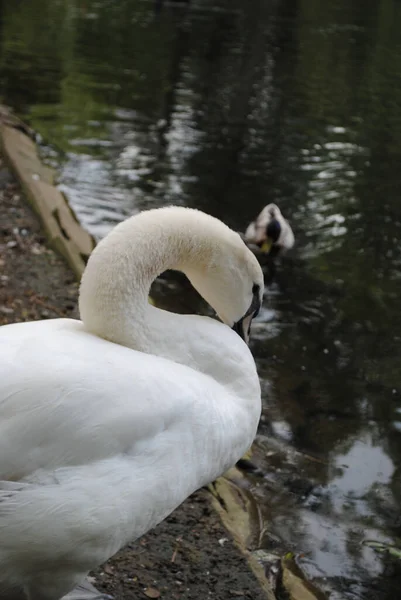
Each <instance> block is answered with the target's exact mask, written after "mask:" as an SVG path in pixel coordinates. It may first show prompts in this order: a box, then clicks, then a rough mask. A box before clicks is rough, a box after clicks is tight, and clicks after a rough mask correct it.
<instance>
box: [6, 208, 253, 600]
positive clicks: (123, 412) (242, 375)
mask: <svg viewBox="0 0 401 600" xmlns="http://www.w3.org/2000/svg"><path fill="white" fill-rule="evenodd" d="M167 269H174V270H178V271H182V272H183V273H184V274H185V275H186V276H187V277H188V279H189V281H190V282H191V284H192V285H193V286H194V287H195V289H196V290H197V291H198V292H199V293H200V294H201V296H203V298H204V299H205V300H206V301H207V302H208V303H209V304H210V306H211V307H212V308H213V309H214V311H215V313H216V316H217V317H218V319H216V318H211V317H206V316H200V315H181V314H177V313H173V312H168V311H165V310H162V309H160V308H157V307H155V306H152V305H151V304H150V303H149V302H148V295H149V289H150V286H151V284H152V282H153V281H154V279H155V278H156V277H157V276H158V275H159V274H161V273H162V272H164V271H166V270H167ZM263 289H264V281H263V273H262V270H261V267H260V265H259V263H258V261H257V259H256V258H255V256H254V255H253V253H252V252H251V251H250V250H249V249H248V248H247V246H246V245H245V244H244V242H243V240H242V239H241V237H240V236H239V234H238V233H236V232H234V231H233V230H231V229H230V228H229V227H228V226H226V225H225V224H224V223H223V222H222V221H220V220H218V219H216V218H214V217H212V216H210V215H207V214H206V213H204V212H201V211H199V210H196V209H192V208H184V207H178V206H169V207H163V208H158V209H152V210H147V211H143V212H141V213H138V214H137V215H134V216H131V217H129V218H128V219H127V220H125V221H123V222H121V223H119V224H118V225H117V226H116V227H115V228H114V229H113V230H112V231H111V232H110V233H109V234H108V235H107V236H106V237H105V238H103V239H102V240H101V241H100V242H99V244H98V245H97V246H96V248H95V249H94V251H93V252H92V254H91V255H90V257H89V260H88V262H87V265H86V268H85V271H84V273H83V276H82V279H81V284H80V289H79V311H80V320H75V319H66V318H60V319H50V320H42V321H32V322H25V323H13V324H9V325H4V326H2V327H1V328H0V597H1V598H2V600H11V599H12V600H60V599H61V598H63V600H106V599H107V598H110V597H109V596H108V595H106V594H102V593H100V592H98V591H97V590H96V589H95V588H94V587H93V585H92V584H91V583H89V580H88V579H87V575H88V573H89V572H90V571H92V570H93V569H95V568H96V567H98V566H100V565H101V564H103V563H104V562H105V561H107V560H108V559H109V558H110V557H112V556H113V555H114V554H115V553H116V552H117V551H118V550H119V549H121V548H122V547H123V546H125V545H126V544H127V543H129V542H132V541H134V540H136V539H137V538H139V537H140V536H142V535H143V534H145V533H146V532H147V531H149V530H150V529H152V528H153V527H155V526H156V525H157V524H158V523H160V522H161V521H162V520H164V519H165V518H166V517H167V516H168V515H169V514H170V513H171V512H172V511H173V510H175V508H177V507H178V506H179V505H180V504H181V503H182V502H183V501H184V500H185V499H186V498H187V497H188V496H190V495H191V494H192V493H193V492H195V491H196V490H198V489H200V488H202V487H204V486H206V485H208V484H209V483H210V482H212V481H214V480H215V479H216V478H218V477H219V476H221V475H222V474H224V473H225V472H226V471H227V470H228V469H229V468H231V467H232V466H234V465H235V464H236V462H237V461H238V460H240V459H241V457H242V456H243V455H244V454H245V452H246V451H247V450H248V448H249V447H250V446H251V444H252V441H253V440H254V437H255V435H256V431H257V427H258V423H259V419H260V414H261V389H260V382H259V378H258V374H257V370H256V365H255V361H254V359H253V356H252V353H251V351H250V349H249V345H248V343H249V336H250V330H251V323H252V319H253V317H255V316H256V315H257V313H258V311H259V309H260V306H261V302H262V298H263Z"/></svg>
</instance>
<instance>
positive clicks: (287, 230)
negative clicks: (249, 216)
mask: <svg viewBox="0 0 401 600" xmlns="http://www.w3.org/2000/svg"><path fill="white" fill-rule="evenodd" d="M244 237H245V241H246V242H247V243H249V244H256V245H257V246H259V247H260V249H261V251H262V252H264V253H265V254H270V253H271V254H278V253H279V252H282V251H285V250H289V249H290V248H292V247H293V245H294V241H295V238H294V233H293V231H292V229H291V226H290V224H289V222H288V221H287V220H286V219H284V217H283V215H282V214H281V210H280V209H279V207H278V206H277V204H268V205H267V206H265V207H264V209H263V210H262V211H261V212H260V214H259V215H258V216H257V218H256V219H255V221H252V223H250V224H249V225H248V227H247V229H246V231H245V236H244Z"/></svg>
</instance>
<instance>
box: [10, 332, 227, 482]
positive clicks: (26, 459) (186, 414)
mask: <svg viewBox="0 0 401 600" xmlns="http://www.w3.org/2000/svg"><path fill="white" fill-rule="evenodd" d="M63 323H64V325H63ZM65 323H66V321H64V320H55V321H52V322H39V323H24V324H21V326H19V325H12V326H5V327H3V328H1V330H0V382H1V385H0V479H9V480H14V481H15V480H20V479H22V478H26V477H28V476H30V477H31V476H32V477H33V474H35V473H36V472H37V473H38V475H37V477H38V478H39V479H41V480H42V479H43V478H45V477H46V475H45V473H51V472H52V471H53V470H54V469H56V468H60V467H63V466H70V465H81V464H87V463H88V462H89V461H96V460H104V459H108V458H110V457H114V456H116V455H118V454H119V453H126V454H127V453H129V454H131V455H133V456H135V455H141V453H146V452H148V451H149V446H150V447H151V444H152V441H153V440H154V438H155V437H156V436H158V435H159V434H160V433H161V432H163V431H165V430H167V429H169V428H170V429H172V428H174V427H176V428H178V429H179V428H180V427H181V426H182V429H183V431H184V429H185V427H187V428H188V425H191V424H192V423H195V421H196V420H198V421H199V425H197V426H196V427H204V428H206V429H207V427H208V426H209V425H210V427H213V422H214V421H215V420H216V419H218V418H220V417H221V415H219V411H221V410H223V409H224V405H225V403H224V393H225V391H224V388H222V386H220V385H218V384H217V383H216V382H214V380H213V379H211V378H210V377H207V376H205V375H202V374H201V373H198V372H196V371H194V370H192V369H190V368H188V367H185V366H183V365H180V364H177V363H174V362H172V361H168V360H165V359H163V358H160V357H155V356H151V355H147V354H144V353H141V352H135V351H133V350H130V349H127V348H124V347H122V346H118V345H115V344H112V343H110V342H106V341H104V340H101V339H99V338H97V337H95V336H91V335H89V334H87V333H85V332H84V331H83V330H82V328H80V327H78V324H77V325H75V324H74V322H73V321H71V323H73V324H74V325H72V326H70V325H68V326H67V325H65ZM206 429H205V431H206ZM49 477H50V478H51V477H52V475H49ZM32 480H33V479H32Z"/></svg>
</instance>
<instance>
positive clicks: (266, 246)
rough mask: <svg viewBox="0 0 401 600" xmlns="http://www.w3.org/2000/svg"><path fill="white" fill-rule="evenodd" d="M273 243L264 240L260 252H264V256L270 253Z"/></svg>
mask: <svg viewBox="0 0 401 600" xmlns="http://www.w3.org/2000/svg"><path fill="white" fill-rule="evenodd" d="M272 244H273V242H272V241H271V240H269V239H266V240H265V241H264V242H263V244H262V245H261V247H260V249H261V250H262V252H266V254H267V253H268V252H270V249H271V247H272Z"/></svg>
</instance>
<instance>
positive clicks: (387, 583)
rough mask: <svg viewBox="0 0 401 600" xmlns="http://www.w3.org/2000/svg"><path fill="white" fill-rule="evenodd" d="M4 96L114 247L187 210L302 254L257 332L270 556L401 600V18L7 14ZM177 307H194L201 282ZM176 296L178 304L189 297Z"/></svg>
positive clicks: (44, 6)
mask: <svg viewBox="0 0 401 600" xmlns="http://www.w3.org/2000/svg"><path fill="white" fill-rule="evenodd" d="M0 11H1V21H0V23H1V24H0V96H1V100H2V101H3V102H5V103H9V104H10V105H11V106H13V107H14V108H16V110H17V112H18V113H19V114H20V115H21V116H22V117H24V118H25V119H26V120H27V121H29V123H30V124H31V125H32V126H33V127H34V129H35V130H36V131H37V132H38V133H39V134H40V139H41V143H42V148H43V152H44V155H45V157H46V160H47V161H48V162H50V163H51V164H54V165H55V166H56V167H57V168H58V172H59V184H60V187H61V189H62V190H63V191H64V192H65V193H66V195H67V196H68V198H69V200H70V202H71V204H72V205H73V207H74V209H75V210H76V212H77V214H78V215H79V218H80V219H81V220H82V222H83V223H84V225H85V226H87V228H88V229H89V230H90V231H91V232H92V233H93V234H94V235H95V236H96V237H98V238H101V237H102V236H103V235H104V234H105V233H106V232H107V231H108V230H109V229H110V227H111V226H113V225H114V224H115V223H117V222H118V221H119V220H121V219H122V218H124V217H126V216H127V215H130V214H132V213H133V212H137V211H139V210H142V209H144V208H149V207H154V206H162V205H164V204H167V203H175V204H182V205H186V206H192V207H197V208H201V209H203V210H205V211H207V212H209V213H211V214H213V215H215V216H217V217H219V218H221V219H223V220H224V221H225V222H226V223H227V224H229V225H230V226H232V227H234V228H236V229H237V230H244V229H245V226H246V225H247V223H248V222H249V221H250V220H251V219H252V218H253V217H254V216H255V215H256V214H257V213H258V212H259V211H260V209H261V208H262V207H263V206H264V205H265V204H266V203H267V202H269V201H274V202H277V203H278V204H279V206H280V207H281V209H282V211H283V213H284V214H285V216H286V217H287V218H288V219H289V220H290V221H291V224H292V226H293V228H294V232H295V235H296V239H297V244H296V247H295V248H294V250H293V251H292V253H291V254H289V255H288V256H287V257H285V258H284V259H283V260H282V261H281V264H280V265H279V267H278V273H277V277H276V280H275V281H274V283H272V285H271V286H269V288H268V289H267V291H266V295H265V301H264V307H263V310H262V311H261V314H260V315H259V317H258V319H257V322H256V323H255V325H254V328H253V341H252V350H253V352H254V355H255V358H256V360H257V363H258V369H259V373H260V376H261V379H262V388H263V401H264V411H263V419H262V422H261V426H260V432H259V436H258V439H257V452H256V458H255V460H256V461H257V462H258V464H259V466H260V467H261V468H262V469H263V471H264V473H265V477H264V478H263V479H259V480H258V481H256V478H252V480H251V481H252V485H253V486H254V493H255V495H256V497H257V499H258V502H259V504H260V506H261V509H262V512H263V515H264V517H265V519H266V531H265V533H264V535H263V536H262V539H261V546H262V547H263V548H266V549H268V550H269V549H272V548H273V549H277V548H278V549H280V550H281V551H283V550H293V551H295V552H298V553H301V554H302V557H300V558H299V561H300V564H301V565H302V567H303V569H304V570H305V572H306V573H307V575H308V577H309V578H310V579H312V580H313V581H314V582H315V583H317V584H318V585H319V586H320V587H321V588H322V589H323V590H326V591H327V592H329V593H330V598H331V599H334V600H337V599H340V598H346V599H356V598H357V599H359V598H364V599H365V598H367V599H370V598H372V599H373V598H375V599H380V600H381V599H383V600H389V599H391V600H394V599H395V598H398V597H399V590H400V586H401V567H400V565H399V563H398V562H397V560H396V559H394V558H393V559H392V558H391V557H388V556H385V555H383V554H377V553H375V552H374V551H373V550H372V549H371V548H369V547H368V546H367V545H366V544H364V542H366V541H367V540H379V541H383V542H389V543H394V544H396V543H398V541H399V538H401V515H400V510H399V508H400V499H401V397H400V393H401V364H400V362H401V361H400V359H401V319H400V318H399V310H400V300H399V299H400V295H401V252H400V241H399V237H400V227H401V168H400V164H401V36H400V30H401V3H400V2H398V1H397V0H377V2H366V0H326V1H325V2H319V0H270V1H267V0H253V1H252V2H248V1H246V0H192V1H191V2H175V3H167V2H162V1H161V0H156V1H155V2H153V1H151V0H121V1H119V2H112V0H97V1H95V0H30V2H28V3H27V2H22V0H8V1H7V0H5V1H4V2H2V3H1V4H0ZM155 294H156V296H157V298H158V299H159V301H160V302H164V303H165V305H166V306H170V308H172V309H174V310H179V311H184V312H185V311H193V310H195V309H197V307H198V306H199V304H198V301H197V297H196V295H195V294H194V293H192V292H191V291H190V290H189V288H188V285H186V284H185V282H183V279H182V278H180V277H176V276H168V277H163V278H161V279H160V280H159V281H158V282H157V284H156V285H155ZM167 298H168V299H167Z"/></svg>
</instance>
